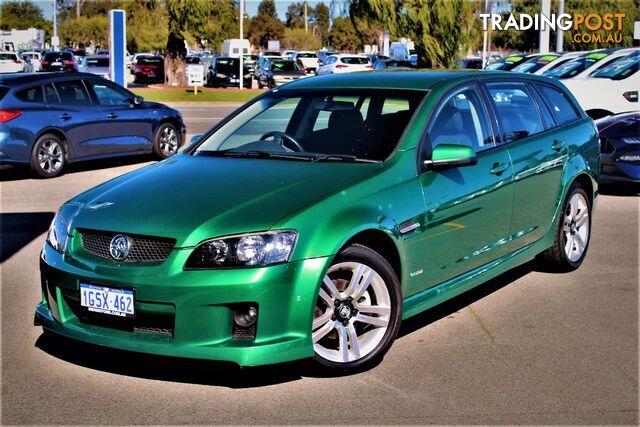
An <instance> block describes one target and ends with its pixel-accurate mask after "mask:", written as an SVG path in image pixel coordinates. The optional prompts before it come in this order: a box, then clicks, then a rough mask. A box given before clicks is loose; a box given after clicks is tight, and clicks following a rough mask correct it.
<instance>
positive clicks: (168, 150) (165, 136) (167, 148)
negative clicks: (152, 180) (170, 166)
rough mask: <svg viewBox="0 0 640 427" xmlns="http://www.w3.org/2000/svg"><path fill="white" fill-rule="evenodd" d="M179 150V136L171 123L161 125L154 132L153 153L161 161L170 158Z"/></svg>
mask: <svg viewBox="0 0 640 427" xmlns="http://www.w3.org/2000/svg"><path fill="white" fill-rule="evenodd" d="M178 148H180V134H179V133H178V129H176V127H175V126H174V125H172V124H171V123H163V124H161V125H160V127H158V130H157V131H156V136H155V141H154V142H153V151H154V153H155V154H156V156H158V157H160V158H161V159H166V158H167V157H171V156H173V155H174V154H176V153H177V152H178Z"/></svg>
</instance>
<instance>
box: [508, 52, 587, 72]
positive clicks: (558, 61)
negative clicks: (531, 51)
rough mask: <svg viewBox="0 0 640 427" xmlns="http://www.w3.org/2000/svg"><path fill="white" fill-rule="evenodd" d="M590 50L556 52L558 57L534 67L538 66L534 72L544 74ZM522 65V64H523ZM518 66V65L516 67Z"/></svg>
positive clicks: (534, 59)
mask: <svg viewBox="0 0 640 427" xmlns="http://www.w3.org/2000/svg"><path fill="white" fill-rule="evenodd" d="M587 53H588V52H582V51H580V52H563V53H559V54H558V53H556V54H554V55H559V56H558V57H557V58H555V59H551V58H550V60H549V61H545V62H546V64H543V65H542V66H541V67H534V68H536V70H535V71H533V72H532V74H537V75H539V76H542V75H544V74H545V73H546V72H547V71H550V70H554V69H556V68H557V67H559V66H561V65H562V64H564V63H565V62H569V61H571V60H572V59H575V58H579V57H581V56H584V55H586V54H587ZM531 61H532V62H533V61H536V58H533V59H531ZM521 65H522V64H521ZM519 66H520V65H519ZM516 68H517V67H516Z"/></svg>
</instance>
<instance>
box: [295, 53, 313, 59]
mask: <svg viewBox="0 0 640 427" xmlns="http://www.w3.org/2000/svg"><path fill="white" fill-rule="evenodd" d="M296 57H298V58H317V57H318V55H316V54H315V53H299V54H297V55H296Z"/></svg>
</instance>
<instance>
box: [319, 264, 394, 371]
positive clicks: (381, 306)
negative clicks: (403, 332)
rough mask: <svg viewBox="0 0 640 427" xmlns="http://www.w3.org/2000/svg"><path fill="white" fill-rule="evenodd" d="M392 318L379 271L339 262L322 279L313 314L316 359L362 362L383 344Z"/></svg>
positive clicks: (365, 266)
mask: <svg viewBox="0 0 640 427" xmlns="http://www.w3.org/2000/svg"><path fill="white" fill-rule="evenodd" d="M390 318H391V296H390V294H389V290H388V288H387V286H386V284H385V282H384V280H383V279H382V277H381V276H380V274H378V272H376V271H375V270H374V269H373V268H371V267H369V266H367V265H365V264H362V263H359V262H341V263H337V264H335V265H333V266H331V267H330V268H329V270H328V271H327V274H326V275H325V276H324V280H323V282H322V285H321V286H320V291H319V293H318V298H317V301H316V308H315V312H314V319H313V327H312V331H313V332H312V339H313V348H314V351H315V353H316V355H317V356H319V357H321V358H323V359H325V360H328V361H330V362H335V363H348V362H354V361H356V360H359V359H362V358H363V357H365V356H367V355H368V354H370V353H371V352H372V351H374V350H375V349H376V347H377V346H378V345H379V344H380V343H381V342H382V340H383V338H384V336H385V333H386V331H387V328H388V326H389V322H390Z"/></svg>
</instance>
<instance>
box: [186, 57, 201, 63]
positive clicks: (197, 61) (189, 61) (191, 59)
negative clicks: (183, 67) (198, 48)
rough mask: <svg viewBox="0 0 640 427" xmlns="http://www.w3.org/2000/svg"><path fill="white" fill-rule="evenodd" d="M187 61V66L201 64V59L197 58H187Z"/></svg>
mask: <svg viewBox="0 0 640 427" xmlns="http://www.w3.org/2000/svg"><path fill="white" fill-rule="evenodd" d="M185 61H186V62H187V64H199V63H200V58H198V57H197V56H187V57H186V58H185Z"/></svg>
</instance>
